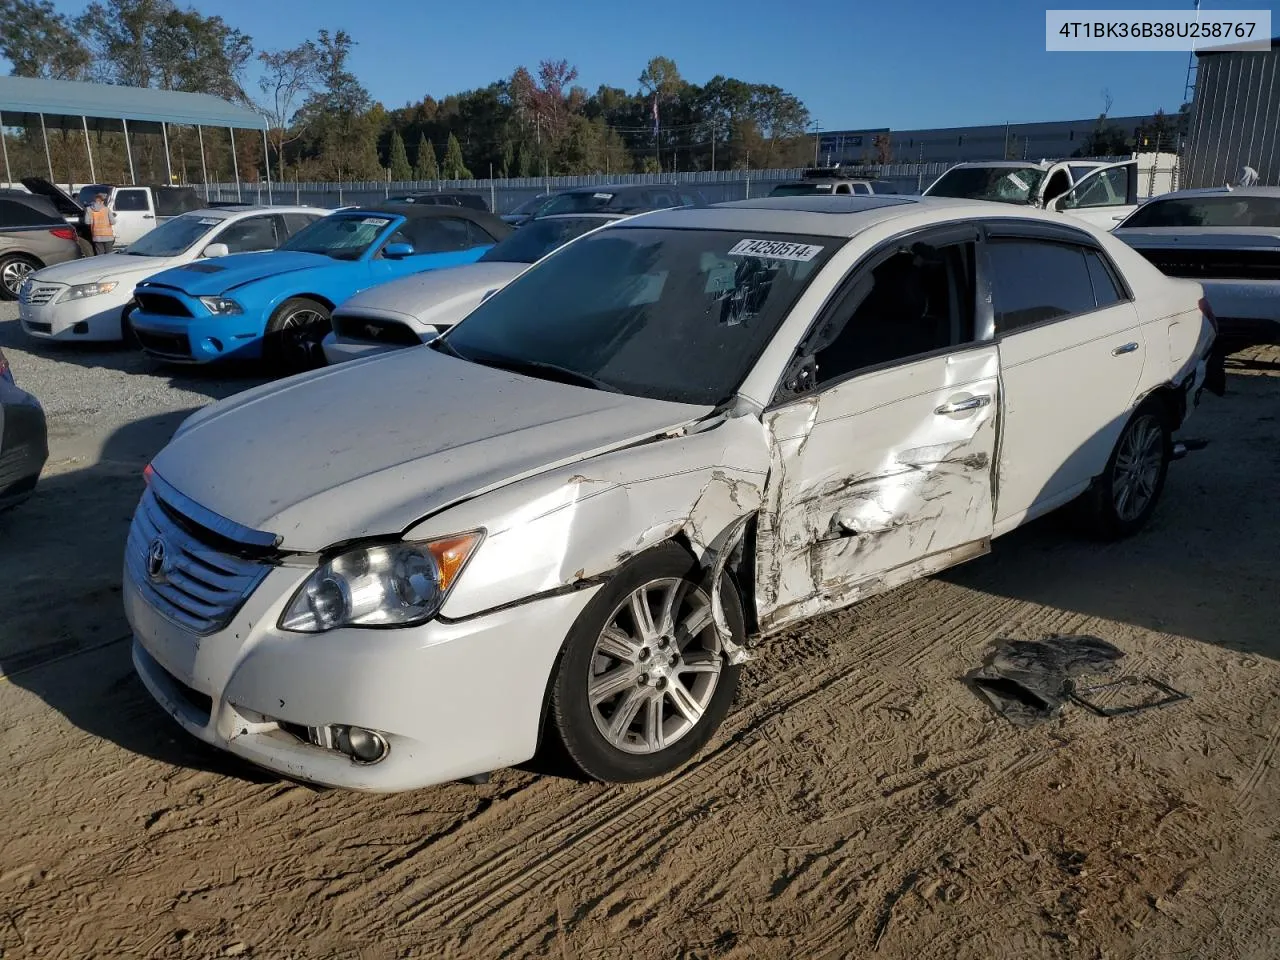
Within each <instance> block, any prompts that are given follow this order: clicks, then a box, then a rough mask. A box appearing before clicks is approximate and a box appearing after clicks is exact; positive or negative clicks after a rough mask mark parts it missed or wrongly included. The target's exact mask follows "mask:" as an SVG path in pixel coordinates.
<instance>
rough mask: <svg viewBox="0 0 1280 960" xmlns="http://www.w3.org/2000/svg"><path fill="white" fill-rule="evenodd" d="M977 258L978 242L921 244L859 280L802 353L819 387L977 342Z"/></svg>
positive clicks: (895, 256) (879, 266)
mask: <svg viewBox="0 0 1280 960" xmlns="http://www.w3.org/2000/svg"><path fill="white" fill-rule="evenodd" d="M974 251H975V244H974V243H972V242H967V243H954V244H948V245H944V246H938V247H935V246H931V245H929V244H927V243H917V244H914V245H913V246H912V247H911V249H910V250H904V251H901V252H898V253H895V254H893V255H892V256H891V257H889V258H888V259H887V260H885V261H884V262H883V263H881V264H879V265H878V266H876V267H874V268H873V269H872V270H871V271H870V273H869V274H864V275H863V276H861V277H859V278H858V279H857V280H856V281H855V283H854V291H855V295H854V297H853V298H852V299H851V300H850V302H848V303H847V304H846V305H841V306H839V307H837V309H836V313H835V315H834V316H832V317H831V318H830V320H829V321H828V322H826V323H824V324H823V325H822V326H821V327H819V328H818V330H817V331H815V334H814V335H813V336H811V338H810V342H808V343H806V345H805V346H804V348H803V350H804V352H805V353H806V354H812V355H813V357H814V360H815V363H816V365H817V382H818V383H819V384H824V383H830V382H831V381H833V380H838V379H840V378H842V377H845V376H848V375H849V374H850V373H854V372H856V371H858V370H862V369H865V368H868V367H878V366H882V365H883V364H886V363H893V362H895V361H899V360H906V359H907V358H909V357H915V356H918V355H920V354H927V353H933V352H934V351H937V350H942V349H945V348H947V347H954V346H959V345H961V344H964V343H968V342H970V341H971V340H973V337H974V322H973V316H974V299H975V298H974Z"/></svg>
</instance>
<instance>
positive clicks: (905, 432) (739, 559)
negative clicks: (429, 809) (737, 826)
mask: <svg viewBox="0 0 1280 960" xmlns="http://www.w3.org/2000/svg"><path fill="white" fill-rule="evenodd" d="M1214 335H1215V332H1214V327H1213V320H1212V315H1211V314H1210V312H1209V309H1208V305H1207V304H1205V303H1204V301H1203V300H1202V292H1201V289H1200V287H1199V286H1198V285H1197V284H1195V283H1193V282H1190V281H1187V280H1176V279H1170V278H1167V277H1165V276H1163V275H1161V274H1160V272H1159V271H1158V270H1156V269H1155V267H1153V266H1151V265H1150V264H1149V263H1147V262H1146V261H1145V260H1144V259H1143V258H1142V257H1141V256H1140V255H1139V254H1137V253H1136V252H1134V251H1133V250H1131V249H1130V248H1129V247H1127V246H1125V245H1124V244H1123V243H1121V242H1119V241H1117V240H1114V239H1113V238H1111V237H1110V236H1108V235H1107V234H1105V233H1103V232H1101V231H1099V230H1095V229H1093V228H1091V227H1089V226H1086V225H1084V224H1081V223H1075V222H1070V221H1067V220H1064V219H1063V218H1062V217H1058V216H1053V215H1048V214H1042V213H1038V212H1036V211H1033V210H1027V209H1021V208H1013V207H1010V206H1009V205H1007V204H985V203H980V202H972V201H957V200H945V199H923V200H921V199H918V198H917V199H910V198H903V197H865V198H864V197H830V198H779V199H766V200H754V201H746V202H742V203H733V204H725V205H721V206H717V207H709V208H701V209H682V210H671V211H666V212H661V213H652V214H646V215H643V216H639V217H635V218H632V219H628V220H625V221H621V222H619V223H617V224H613V225H610V226H608V227H605V228H604V229H602V230H599V231H596V232H594V233H591V234H588V235H587V236H585V237H582V238H580V239H579V240H577V241H575V242H573V243H571V244H569V245H568V246H566V247H563V248H562V249H560V250H559V251H557V252H556V253H553V254H552V255H551V256H549V257H547V258H546V259H544V260H542V261H541V262H540V263H538V264H537V265H536V266H534V267H532V268H531V269H529V270H528V271H527V272H525V273H524V274H522V275H521V276H520V277H519V278H518V279H516V280H515V281H513V282H512V283H511V284H509V285H508V286H506V287H505V288H503V289H502V290H501V291H499V292H498V293H496V294H494V295H493V296H492V297H490V298H489V299H487V300H486V301H485V302H483V303H482V304H480V305H479V306H478V307H477V308H476V310H475V311H474V312H472V313H471V314H470V315H468V316H467V317H466V318H465V319H464V320H463V321H462V322H460V323H459V324H457V325H456V326H454V327H453V328H452V329H450V330H449V331H448V332H447V333H445V334H444V335H443V336H441V337H439V338H437V339H436V340H434V341H433V342H432V343H431V344H430V345H429V346H425V347H420V348H417V349H413V350H403V351H397V352H394V353H389V354H385V355H382V356H375V357H371V358H368V359H362V360H355V361H352V362H349V363H344V364H341V365H339V366H336V367H331V368H328V369H322V370H319V371H315V372H313V373H309V374H304V375H302V376H299V377H295V378H292V379H289V380H285V381H281V382H279V383H275V384H270V385H267V386H264V387H260V388H257V389H254V390H250V391H248V392H246V393H243V394H241V395H239V396H238V397H235V398H232V399H230V400H226V401H223V402H221V403H217V404H214V405H212V406H210V407H207V408H206V409H204V410H202V411H200V412H198V413H196V414H194V415H193V416H192V417H191V418H190V419H189V420H187V422H186V423H185V424H183V426H182V427H181V429H180V430H179V431H178V433H177V434H176V435H175V436H174V438H173V440H172V441H171V443H170V444H169V445H168V446H167V447H166V448H165V449H164V450H162V451H161V452H160V453H159V455H157V457H156V458H155V460H154V461H153V462H152V464H151V465H150V466H149V467H148V469H147V474H148V487H147V490H146V492H145V494H144V495H143V499H142V502H141V504H140V505H139V507H138V510H137V513H136V515H135V518H134V521H133V526H132V529H131V531H130V534H129V540H128V545H127V548H126V557H125V588H124V603H125V608H126V612H127V614H128V617H129V621H130V623H131V624H132V626H133V631H134V635H135V642H134V646H133V656H134V662H135V664H136V667H137V670H138V672H139V674H140V675H141V677H142V679H143V681H144V683H145V684H146V686H147V687H148V689H149V690H150V691H151V693H152V694H153V695H154V697H155V698H156V700H158V701H159V703H160V704H161V705H162V706H163V707H164V709H165V710H166V711H167V712H168V713H169V714H171V715H172V716H173V717H174V719H176V720H177V722H178V723H179V724H181V725H182V726H183V727H184V728H185V729H187V730H188V731H190V732H191V733H192V734H194V735H195V736H197V737H199V738H200V739H202V740H204V741H206V742H208V743H211V744H214V745H215V746H218V747H221V748H223V749H226V750H228V751H231V752H232V753H234V754H237V755H239V756H241V757H244V758H246V759H248V760H250V761H253V762H254V763H257V764H261V765H262V766H264V767H268V768H270V769H272V770H274V771H277V772H279V773H280V774H283V775H285V776H288V777H292V778H297V779H302V780H308V781H315V782H319V783H323V784H329V785H336V786H343V787H352V788H357V789H363V790H378V791H389V790H403V789H408V788H414V787H421V786H424V785H427V784H433V783H439V782H443V781H448V780H452V779H455V778H464V777H468V776H473V775H478V774H482V773H485V772H488V771H491V770H494V769H496V768H499V767H503V766H507V765H511V764H516V763H520V762H521V761H524V760H526V759H528V758H529V757H531V756H532V755H533V754H534V753H535V752H536V751H537V750H538V748H539V744H540V742H542V741H543V739H544V738H547V739H550V738H555V739H556V740H558V741H559V742H560V743H561V744H562V745H563V747H564V748H565V750H566V751H567V752H568V755H569V756H571V757H572V758H573V759H574V760H575V761H576V763H577V764H578V765H579V766H580V767H581V769H582V770H583V771H584V772H585V773H586V774H587V775H589V776H591V777H595V778H598V779H601V780H608V781H625V780H636V779H641V778H645V777H652V776H656V775H659V774H662V773H663V772H665V771H669V770H671V769H672V768H674V767H676V766H678V765H680V764H682V763H684V762H685V761H687V760H688V759H689V758H690V757H692V756H693V755H694V754H695V753H697V752H698V750H699V749H700V748H701V747H702V746H703V745H704V744H705V743H706V742H707V740H708V738H710V737H711V736H712V734H713V733H714V732H715V730H716V728H717V726H718V725H719V724H720V722H721V720H722V719H723V718H724V716H725V714H726V712H727V711H728V710H729V706H730V703H731V701H732V699H733V696H734V691H735V688H736V687H737V684H738V677H739V671H740V670H741V669H742V668H743V667H742V665H743V663H744V661H746V660H748V659H750V648H751V645H752V643H753V642H754V641H755V640H756V638H758V637H760V636H762V635H766V634H769V633H772V632H775V631H778V630H781V629H783V628H785V627H788V626H791V625H794V624H796V623H797V622H798V621H801V620H803V619H805V618H808V617H813V616H817V615H820V614H823V613H826V612H828V611H831V610H836V609H838V608H841V607H844V606H846V605H848V604H851V603H854V602H856V601H858V600H860V599H862V598H864V597H867V596H870V595H871V594H874V593H877V592H880V591H883V590H888V589H890V588H892V587H894V586H896V585H898V584H902V583H905V582H907V581H909V580H912V579H915V578H918V577H924V576H928V575H930V574H933V573H936V572H938V571H939V570H942V569H944V568H946V567H949V566H952V565H954V564H957V563H961V562H963V561H965V560H968V559H970V558H972V557H976V556H979V555H981V554H984V553H986V552H987V551H988V550H990V548H991V541H992V539H993V538H994V537H997V536H999V535H1001V534H1003V533H1007V532H1008V531H1010V530H1012V529H1014V528H1015V527H1017V526H1018V525H1019V524H1021V523H1024V522H1025V521H1027V520H1029V519H1030V518H1032V517H1035V516H1037V515H1039V514H1043V513H1045V512H1046V511H1049V510H1053V509H1055V508H1057V507H1060V506H1063V505H1066V504H1068V503H1069V502H1071V501H1079V504H1078V506H1079V509H1081V511H1082V513H1083V514H1084V516H1085V517H1086V518H1087V519H1088V520H1089V522H1090V523H1091V524H1092V526H1093V528H1094V529H1095V530H1096V531H1097V532H1098V533H1099V534H1100V535H1101V536H1104V537H1119V536H1125V535H1128V534H1132V533H1134V532H1136V531H1137V530H1139V528H1141V527H1142V526H1143V524H1144V523H1146V521H1147V520H1148V518H1149V517H1150V516H1151V514H1152V511H1153V510H1154V509H1155V507H1156V503H1157V500H1158V499H1159V497H1160V493H1161V489H1162V486H1163V484H1164V480H1165V474H1166V470H1167V469H1168V467H1169V464H1170V461H1171V460H1173V459H1175V458H1176V456H1177V454H1178V453H1179V452H1180V451H1179V447H1178V445H1177V444H1175V442H1174V440H1173V433H1174V431H1176V430H1177V429H1178V428H1179V427H1180V426H1181V424H1182V422H1183V420H1184V418H1185V417H1186V416H1187V415H1188V413H1189V412H1190V411H1191V410H1192V409H1193V408H1194V406H1195V404H1196V402H1197V401H1198V399H1199V394H1200V391H1201V387H1202V384H1203V382H1204V376H1205V369H1206V361H1205V358H1206V357H1207V356H1208V355H1209V352H1210V348H1211V345H1212V341H1213V338H1214ZM768 667H769V664H768V662H767V660H764V659H763V658H762V662H759V663H757V665H756V669H762V670H767V669H768Z"/></svg>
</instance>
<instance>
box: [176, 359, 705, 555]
mask: <svg viewBox="0 0 1280 960" xmlns="http://www.w3.org/2000/svg"><path fill="white" fill-rule="evenodd" d="M710 412H711V408H709V407H700V406H690V405H685V404H678V403H668V402H664V401H660V400H646V399H642V398H637V397H629V396H623V395H621V394H615V393H606V392H603V391H599V390H592V389H588V388H585V387H576V386H569V385H565V384H562V383H553V382H550V381H545V380H537V379H533V378H531V377H525V376H520V375H516V374H512V373H508V372H505V371H502V370H495V369H492V368H489V367H482V366H479V365H478V364H474V363H469V362H467V361H464V360H458V359H455V358H452V357H449V356H446V355H444V354H441V353H438V352H436V351H434V350H431V349H429V348H426V347H420V348H414V349H411V350H399V351H395V352H394V353H390V354H384V355H380V356H375V357H371V358H368V359H364V360H355V361H352V362H349V363H343V364H340V365H338V366H335V367H329V368H325V369H322V370H318V371H315V372H313V373H310V374H305V375H303V376H301V377H294V378H292V379H289V380H284V381H280V382H278V383H274V384H268V385H265V386H263V387H258V388H256V389H254V390H250V391H247V392H245V393H243V394H240V395H238V396H236V397H233V398H231V399H229V400H224V401H222V402H221V403H216V404H213V405H211V406H210V407H207V408H205V409H204V410H202V411H199V412H198V413H196V414H194V415H193V416H192V417H190V418H189V419H188V420H187V422H186V423H184V424H183V426H182V427H181V428H180V429H179V431H178V433H177V434H175V435H174V438H173V439H172V441H170V443H169V445H168V446H166V447H165V448H164V449H163V450H162V451H160V453H159V454H158V455H157V456H156V458H155V460H154V461H153V467H154V469H155V471H156V472H157V473H158V474H159V475H160V476H161V477H162V478H164V479H165V480H166V481H168V482H169V483H170V484H172V485H173V486H174V487H176V488H177V489H178V490H179V491H180V492H181V493H183V494H185V495H186V496H187V497H190V498H191V499H193V500H195V501H196V502H197V503H199V504H201V505H202V506H204V507H206V508H208V509H209V510H212V511H214V512H215V513H217V514H219V515H221V516H223V517H225V518H227V519H229V520H233V521H235V522H237V523H239V524H242V525H244V526H247V527H251V528H253V529H256V530H263V531H267V532H270V533H273V534H275V535H277V536H278V537H280V538H281V547H282V548H283V549H286V550H296V551H302V552H314V551H319V550H323V549H325V548H326V547H329V546H332V545H333V544H336V543H341V542H345V541H348V540H352V539H356V538H359V537H367V536H379V535H394V534H398V533H400V532H402V531H404V530H405V529H407V528H409V527H410V526H411V525H413V524H414V523H415V522H416V521H418V520H420V519H421V518H423V517H425V516H427V515H429V514H432V513H435V512H437V511H439V510H440V509H442V508H444V507H447V506H449V505H450V504H453V503H456V502H458V501H459V500H461V499H464V498H467V497H471V496H474V495H477V494H479V493H483V492H486V491H488V490H492V489H495V488H497V487H499V486H503V485H505V484H507V483H509V482H512V481H514V480H518V479H522V478H524V477H528V476H532V475H534V474H537V473H541V472H543V471H545V470H548V469H552V468H554V467H558V466H563V465H565V464H569V463H573V462H576V461H578V460H580V459H583V458H586V457H591V456H595V455H597V454H600V453H604V452H606V451H609V450H613V449H617V448H618V447H621V446H625V445H628V444H631V443H635V442H637V441H641V440H645V439H648V438H650V437H654V436H658V435H660V434H662V433H664V432H666V431H668V430H671V429H674V428H676V427H679V426H681V425H683V424H686V423H690V422H692V421H694V420H697V419H700V418H702V417H704V416H706V415H707V414H708V413H710Z"/></svg>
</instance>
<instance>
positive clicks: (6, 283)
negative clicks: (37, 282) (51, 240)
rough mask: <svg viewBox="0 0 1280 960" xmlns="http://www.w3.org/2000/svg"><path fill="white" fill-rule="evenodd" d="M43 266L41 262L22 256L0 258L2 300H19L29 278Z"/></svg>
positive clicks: (0, 298)
mask: <svg viewBox="0 0 1280 960" xmlns="http://www.w3.org/2000/svg"><path fill="white" fill-rule="evenodd" d="M42 266H43V264H42V263H40V261H39V260H36V259H35V258H33V257H26V256H23V255H21V254H10V255H9V256H7V257H3V258H0V300H17V299H18V292H19V291H20V290H21V289H22V284H23V283H24V282H25V281H26V279H27V277H29V276H31V274H32V273H34V272H35V271H36V270H39V269H40V268H41V267H42Z"/></svg>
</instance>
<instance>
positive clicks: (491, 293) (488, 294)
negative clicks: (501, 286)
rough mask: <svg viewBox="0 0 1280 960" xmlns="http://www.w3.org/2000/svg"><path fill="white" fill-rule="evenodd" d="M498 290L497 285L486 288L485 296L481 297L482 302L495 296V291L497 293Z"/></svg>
mask: <svg viewBox="0 0 1280 960" xmlns="http://www.w3.org/2000/svg"><path fill="white" fill-rule="evenodd" d="M497 292H498V288H497V287H494V288H493V289H492V290H486V291H485V292H484V296H482V297H481V298H480V302H481V303H484V302H485V301H486V300H488V299H489V298H490V297H492V296H493V295H494V294H495V293H497Z"/></svg>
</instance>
